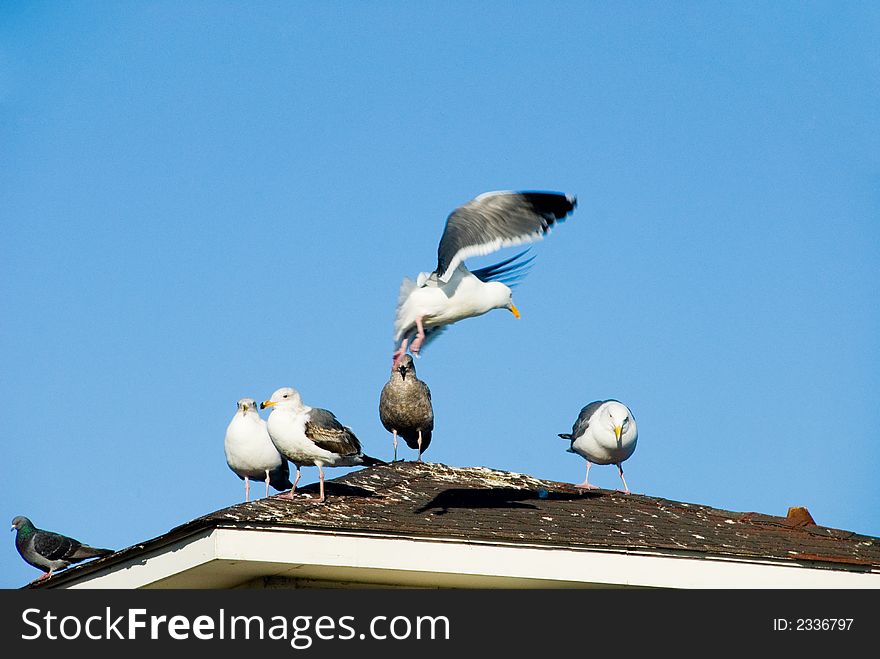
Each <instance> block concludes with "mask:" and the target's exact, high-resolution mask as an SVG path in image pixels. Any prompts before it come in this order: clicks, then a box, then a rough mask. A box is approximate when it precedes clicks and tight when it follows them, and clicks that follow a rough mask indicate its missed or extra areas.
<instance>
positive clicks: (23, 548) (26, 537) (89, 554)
mask: <svg viewBox="0 0 880 659" xmlns="http://www.w3.org/2000/svg"><path fill="white" fill-rule="evenodd" d="M11 530H13V531H16V534H15V548H16V549H17V550H18V553H19V554H20V555H21V557H22V558H23V559H24V560H25V561H26V562H27V563H30V564H31V565H33V566H34V567H35V568H39V569H40V570H43V571H44V572H45V574H44V575H42V576H41V577H38V578H37V579H36V580H37V581H42V580H43V579H48V578H49V577H51V576H52V573H53V572H55V570H61V569H63V568H66V567H67V566H68V565H71V564H72V563H79V562H80V561H84V560H86V559H87V558H95V557H96V556H107V555H108V554H112V553H113V550H112V549H98V548H96V547H89V546H88V545H84V544H83V543H81V542H80V541H79V540H74V539H73V538H68V537H67V536H66V535H61V534H60V533H54V532H53V531H44V530H43V529H38V528H37V527H36V526H34V524H33V522H31V520H29V519H28V518H27V517H22V516H18V517H16V518H15V519H13V520H12V529H11Z"/></svg>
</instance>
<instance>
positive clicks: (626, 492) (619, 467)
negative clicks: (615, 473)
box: [617, 465, 630, 494]
mask: <svg viewBox="0 0 880 659" xmlns="http://www.w3.org/2000/svg"><path fill="white" fill-rule="evenodd" d="M617 468H618V470H620V480H622V481H623V493H624V494H629V493H630V492H629V485H627V484H626V479H625V478H624V477H623V467H622V466H621V465H617Z"/></svg>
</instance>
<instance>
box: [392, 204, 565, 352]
mask: <svg viewBox="0 0 880 659" xmlns="http://www.w3.org/2000/svg"><path fill="white" fill-rule="evenodd" d="M576 205H577V200H576V199H575V198H574V197H573V196H571V195H566V194H562V193H560V192H510V191H502V192H486V193H484V194H481V195H480V196H478V197H476V198H475V199H473V200H471V201H469V202H468V203H466V204H464V205H463V206H460V207H459V208H457V209H455V210H454V211H453V212H452V213H451V214H450V215H449V217H448V218H447V219H446V228H445V229H444V230H443V235H442V237H441V238H440V245H439V247H438V248H437V267H436V268H435V269H434V271H433V272H422V273H420V274H419V276H418V277H417V278H416V281H412V280H411V279H409V277H407V278H405V279H404V280H403V283H402V284H401V285H400V293H399V296H398V300H397V312H396V314H395V320H394V344H395V346H396V350H395V351H394V356H393V359H394V366H395V367H396V366H398V365H399V364H400V360H401V358H402V357H403V355H404V354H406V351H407V345H409V342H410V341H412V345H410V346H409V350H410V352H412V354H413V355H416V356H418V354H419V351H420V350H421V349H422V347H423V346H424V345H425V343H426V342H428V341H430V340H432V339H433V338H435V337H436V336H437V334H439V333H440V331H442V329H443V328H444V327H446V326H447V325H451V324H452V323H455V322H457V321H459V320H463V319H464V318H471V317H473V316H481V315H483V314H484V313H487V312H489V311H491V310H492V309H507V310H509V311H510V312H511V313H512V314H513V315H514V316H515V317H517V318H519V310H518V309H517V308H516V306H514V304H513V298H512V292H511V290H510V287H509V286H508V285H507V284H509V283H512V282H513V281H515V280H516V279H517V278H518V277H519V276H521V275H522V268H523V267H524V266H525V265H527V263H528V261H525V262H517V259H519V258H520V257H521V256H522V255H523V254H524V253H525V252H523V253H521V254H517V255H516V256H514V257H512V258H509V259H507V260H505V261H502V262H501V263H496V264H494V265H490V266H487V267H485V268H480V269H479V270H474V271H473V272H470V271H469V270H468V269H467V268H466V267H465V265H464V260H465V259H467V258H470V257H471V256H479V255H484V254H490V253H492V252H494V251H497V250H499V249H501V248H502V247H511V246H513V245H521V244H523V243H526V242H531V241H533V240H539V239H541V238H543V236H544V234H546V233H547V232H548V231H549V230H550V227H551V226H552V225H553V224H554V223H555V222H558V221H559V222H561V221H562V220H564V219H565V218H566V216H568V214H569V213H571V212H572V211H573V210H574V208H575V206H576Z"/></svg>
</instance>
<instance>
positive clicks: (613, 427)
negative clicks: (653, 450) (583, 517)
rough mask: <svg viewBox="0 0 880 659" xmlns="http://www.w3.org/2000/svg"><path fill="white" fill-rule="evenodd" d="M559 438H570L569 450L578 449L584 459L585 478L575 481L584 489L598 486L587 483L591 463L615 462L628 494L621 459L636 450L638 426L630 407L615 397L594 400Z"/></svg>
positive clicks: (575, 450) (592, 488) (606, 463)
mask: <svg viewBox="0 0 880 659" xmlns="http://www.w3.org/2000/svg"><path fill="white" fill-rule="evenodd" d="M559 436H560V437H562V439H570V440H571V447H570V448H569V449H568V452H569V453H577V454H578V455H580V456H582V457H584V458H586V459H587V475H586V476H585V477H584V482H583V483H580V484H578V485H576V486H575V487H581V488H584V489H587V490H594V489H597V486H595V485H590V482H589V480H590V467H591V466H592V465H593V464H597V465H609V464H613V465H617V469H618V471H619V472H620V480H622V481H623V488H624V490H623V491H624V492H626V493H627V494H629V486H628V485H627V484H626V479H625V478H624V477H623V467H622V466H621V463H622V462H623V461H624V460H626V459H627V458H629V456H631V455H632V454H633V451H635V450H636V441H637V440H638V438H639V430H638V428H637V427H636V419H635V417H634V416H633V413H632V412H631V411H630V409H629V408H628V407H627V406H626V405H624V404H623V403H621V402H620V401H617V400H604V401H603V400H597V401H595V402H592V403H590V404H589V405H587V406H586V407H584V408H583V409H582V410H581V413H580V414H579V415H578V418H577V421H575V422H574V425H573V426H572V428H571V434H568V433H561V434H560V435H559Z"/></svg>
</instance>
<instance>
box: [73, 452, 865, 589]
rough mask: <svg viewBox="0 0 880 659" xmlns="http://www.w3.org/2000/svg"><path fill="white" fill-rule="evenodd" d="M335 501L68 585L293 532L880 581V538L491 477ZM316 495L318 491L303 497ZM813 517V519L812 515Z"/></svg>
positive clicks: (224, 521)
mask: <svg viewBox="0 0 880 659" xmlns="http://www.w3.org/2000/svg"><path fill="white" fill-rule="evenodd" d="M326 490H327V497H328V500H327V502H326V503H324V504H319V503H317V502H315V501H313V500H310V499H306V498H305V497H303V498H300V497H297V498H295V499H294V500H292V501H291V500H289V499H287V498H286V497H282V496H280V495H275V496H272V497H270V498H266V499H259V500H256V501H251V502H250V503H241V504H237V505H234V506H230V507H229V508H224V509H222V510H218V511H216V512H213V513H210V514H208V515H205V516H203V517H200V518H197V519H195V520H193V521H191V522H188V523H186V524H184V525H182V526H179V527H177V528H175V529H172V530H171V531H169V532H168V533H167V534H164V535H163V536H160V537H158V538H155V539H153V540H150V541H147V542H145V543H142V544H140V545H137V546H135V547H130V548H128V549H125V550H122V551H121V552H117V553H116V554H114V555H113V556H109V557H106V558H103V559H99V560H98V561H93V562H91V563H88V564H83V565H80V566H75V567H72V568H70V569H69V570H66V571H65V572H64V573H62V574H65V575H68V574H71V573H74V572H76V571H79V570H87V569H90V568H91V567H92V566H99V565H101V564H106V563H107V562H110V561H114V560H121V559H124V558H126V557H130V556H131V555H133V554H136V553H138V552H142V551H145V550H147V549H150V548H151V547H154V546H158V545H161V544H163V543H164V542H168V541H172V540H174V539H176V538H179V537H183V536H186V535H188V534H190V533H193V532H196V531H198V530H201V529H204V528H218V527H221V528H279V527H281V528H290V529H297V530H305V531H308V530H314V531H325V532H326V531H331V532H350V533H369V534H382V535H390V536H399V537H419V538H436V539H444V540H459V541H470V542H474V541H479V542H489V543H500V544H510V543H514V544H528V545H541V546H558V547H565V548H583V549H593V550H605V551H617V552H626V553H631V552H638V553H656V552H663V553H668V552H670V551H672V552H675V553H676V554H678V555H688V554H692V555H693V556H694V557H709V556H711V557H727V558H734V559H736V558H739V559H752V560H774V561H783V562H793V563H797V564H801V565H810V566H812V567H824V568H829V569H847V570H858V571H877V570H880V538H876V537H872V536H864V535H859V534H857V533H853V532H850V531H844V530H839V529H832V528H827V527H823V526H817V525H815V524H813V523H811V521H812V519H811V518H810V517H809V514H808V513H806V511H803V510H801V511H800V512H799V514H796V515H792V516H791V517H777V516H772V515H765V514H760V513H753V512H747V513H741V512H731V511H727V510H719V509H716V508H711V507H709V506H703V505H697V504H690V503H681V502H677V501H670V500H668V499H662V498H658V497H650V496H644V495H639V494H628V495H626V494H622V493H620V492H615V491H608V490H592V491H582V490H579V489H577V488H575V487H574V486H572V485H570V484H567V483H558V482H554V481H546V480H539V479H536V478H533V477H531V476H527V475H523V474H516V473H510V472H504V471H496V470H492V469H487V468H483V467H450V466H447V465H443V464H432V463H418V462H398V463H394V464H389V465H384V466H378V467H372V468H369V469H362V470H360V471H357V472H353V473H349V474H347V475H345V476H342V477H341V478H338V479H335V480H328V481H327V483H326ZM300 491H301V492H310V493H312V494H314V493H315V492H316V485H309V486H307V487H305V488H301V490H300ZM805 513H806V514H805Z"/></svg>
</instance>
